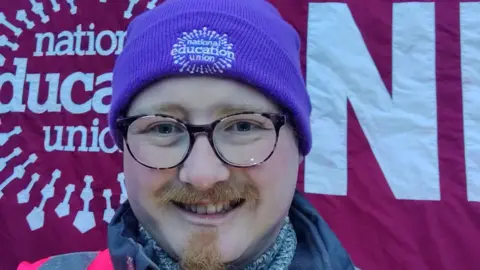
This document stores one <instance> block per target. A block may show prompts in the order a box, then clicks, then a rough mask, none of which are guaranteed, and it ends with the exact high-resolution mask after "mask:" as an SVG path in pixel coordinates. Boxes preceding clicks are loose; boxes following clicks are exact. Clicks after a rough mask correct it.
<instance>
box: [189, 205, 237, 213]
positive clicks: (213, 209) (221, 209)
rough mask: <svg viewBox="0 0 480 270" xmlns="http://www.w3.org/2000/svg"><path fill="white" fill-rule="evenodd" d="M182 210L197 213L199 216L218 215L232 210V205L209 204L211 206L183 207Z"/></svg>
mask: <svg viewBox="0 0 480 270" xmlns="http://www.w3.org/2000/svg"><path fill="white" fill-rule="evenodd" d="M182 208H184V209H185V210H188V211H191V212H194V213H197V214H201V215H204V214H217V213H225V212H227V211H229V210H232V208H233V207H232V205H231V203H224V204H209V205H195V204H189V205H182Z"/></svg>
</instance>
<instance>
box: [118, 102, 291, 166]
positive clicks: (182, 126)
mask: <svg viewBox="0 0 480 270" xmlns="http://www.w3.org/2000/svg"><path fill="white" fill-rule="evenodd" d="M286 121H287V116H286V115H284V114H275V113H254V112H244V113H237V114H232V115H228V116H225V117H222V118H220V119H217V120H216V121H214V122H212V123H210V124H207V125H192V124H188V123H185V122H183V121H182V120H180V119H178V118H175V117H172V116H169V115H165V114H155V115H138V116H131V117H126V118H120V119H118V120H117V128H118V129H119V131H120V132H121V133H122V135H123V138H124V140H125V142H126V146H127V149H128V151H129V152H130V154H131V155H132V157H133V158H134V159H135V160H136V161H137V162H139V163H140V164H142V165H144V166H146V167H148V168H152V169H170V168H174V167H176V166H178V165H180V164H181V163H183V162H184V161H185V160H186V159H187V157H188V155H189V154H190V152H191V150H192V147H193V145H194V143H195V138H196V136H197V135H198V134H206V135H207V137H208V141H209V142H210V145H211V146H212V148H213V149H214V151H215V154H216V155H217V157H218V158H219V159H220V160H222V161H223V162H224V163H226V164H228V165H231V166H234V167H251V166H255V165H258V164H260V163H263V162H265V161H266V160H268V159H269V158H270V157H271V155H272V154H273V152H274V151H275V148H276V145H277V141H278V135H279V131H280V128H281V127H282V126H283V125H285V123H286Z"/></svg>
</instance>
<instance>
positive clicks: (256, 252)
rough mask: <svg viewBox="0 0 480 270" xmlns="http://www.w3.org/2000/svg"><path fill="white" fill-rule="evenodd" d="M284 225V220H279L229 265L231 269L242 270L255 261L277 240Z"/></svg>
mask: <svg viewBox="0 0 480 270" xmlns="http://www.w3.org/2000/svg"><path fill="white" fill-rule="evenodd" d="M284 224H285V218H283V219H280V220H279V221H278V222H277V223H276V224H275V225H274V226H273V227H272V228H271V229H269V230H268V231H267V232H266V233H265V234H264V236H263V237H262V238H260V239H258V240H257V241H255V242H254V243H253V244H252V245H251V246H250V247H249V248H248V249H247V250H246V251H245V252H244V253H243V254H242V256H240V257H239V258H238V259H236V260H235V261H233V262H232V263H231V265H232V266H233V269H244V267H245V266H246V265H248V264H249V263H251V262H253V261H255V260H256V259H257V258H258V257H260V256H261V255H262V254H264V253H265V252H266V251H267V250H268V249H269V248H270V247H272V245H273V244H274V243H275V241H276V240H277V237H278V235H279V233H280V230H281V229H282V227H283V225H284Z"/></svg>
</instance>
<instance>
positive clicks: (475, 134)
mask: <svg viewBox="0 0 480 270" xmlns="http://www.w3.org/2000/svg"><path fill="white" fill-rule="evenodd" d="M460 33H461V34H460V36H461V37H460V43H461V51H462V54H461V57H462V60H461V61H462V88H463V128H464V129H463V130H464V134H465V164H466V166H465V167H466V172H467V197H468V201H471V202H480V3H478V2H475V3H473V2H472V3H460Z"/></svg>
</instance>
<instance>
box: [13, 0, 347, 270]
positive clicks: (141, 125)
mask: <svg viewBox="0 0 480 270" xmlns="http://www.w3.org/2000/svg"><path fill="white" fill-rule="evenodd" d="M127 33H128V34H127V38H126V44H125V48H124V50H123V52H122V54H121V55H120V56H119V58H118V59H117V61H116V63H115V68H114V76H113V95H112V106H111V111H110V114H109V123H110V128H111V132H112V136H113V138H114V139H115V141H116V143H117V145H118V146H119V147H120V148H121V149H122V150H123V163H124V173H125V179H126V187H127V193H128V196H129V200H128V202H127V203H125V204H124V205H122V206H121V207H120V209H119V210H118V211H117V213H116V215H115V217H114V218H113V220H112V222H111V224H110V225H109V228H108V250H107V251H104V252H101V253H99V254H97V253H78V254H70V255H63V256H58V257H53V258H50V259H47V260H46V261H45V260H44V261H41V262H39V263H37V265H36V266H33V265H28V264H23V265H22V266H21V267H24V268H21V267H20V268H19V269H57V268H55V267H58V266H59V265H65V266H66V267H67V266H68V269H70V270H73V269H112V268H113V269H139V270H140V269H209V270H210V269H211V270H216V269H252V270H254V269H271V270H277V269H298V270H300V269H302V270H304V269H332V270H333V269H335V270H343V269H354V267H353V264H352V262H351V260H350V258H349V256H348V254H347V253H346V252H345V250H344V249H343V247H342V246H341V244H340V243H339V241H338V240H337V238H336V237H335V235H334V233H333V232H332V231H331V230H330V229H329V228H328V225H327V224H326V223H325V221H323V219H322V218H321V217H320V215H319V214H318V213H317V212H316V210H315V209H314V208H313V207H312V206H311V205H310V204H309V203H308V202H307V201H306V200H305V199H304V198H303V197H302V196H301V195H300V194H299V193H298V192H296V190H295V188H296V184H297V183H296V181H297V175H298V168H299V165H300V163H301V162H302V160H303V158H304V157H305V156H306V155H307V154H308V152H309V150H310V148H311V137H312V136H311V130H310V125H309V115H310V109H311V105H310V100H309V97H308V94H307V91H306V89H305V83H304V80H303V77H302V73H301V69H300V60H299V48H300V41H299V37H298V34H297V33H296V31H295V30H294V28H293V27H292V26H290V25H289V24H288V23H287V22H285V21H284V20H283V19H282V18H281V16H280V14H279V13H278V11H277V10H276V9H275V8H274V7H273V6H271V5H270V4H269V3H268V2H266V1H264V0H241V1H240V0H168V1H166V2H165V3H163V4H161V5H160V6H159V7H157V8H156V9H153V10H151V11H148V12H146V13H144V14H142V15H140V16H138V17H137V18H135V20H133V22H132V23H131V25H130V26H129V28H128V31H127ZM40 265H41V266H40ZM48 266H52V268H49V267H48ZM33 267H37V268H33ZM38 267H39V268H38ZM60 269H62V267H60Z"/></svg>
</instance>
